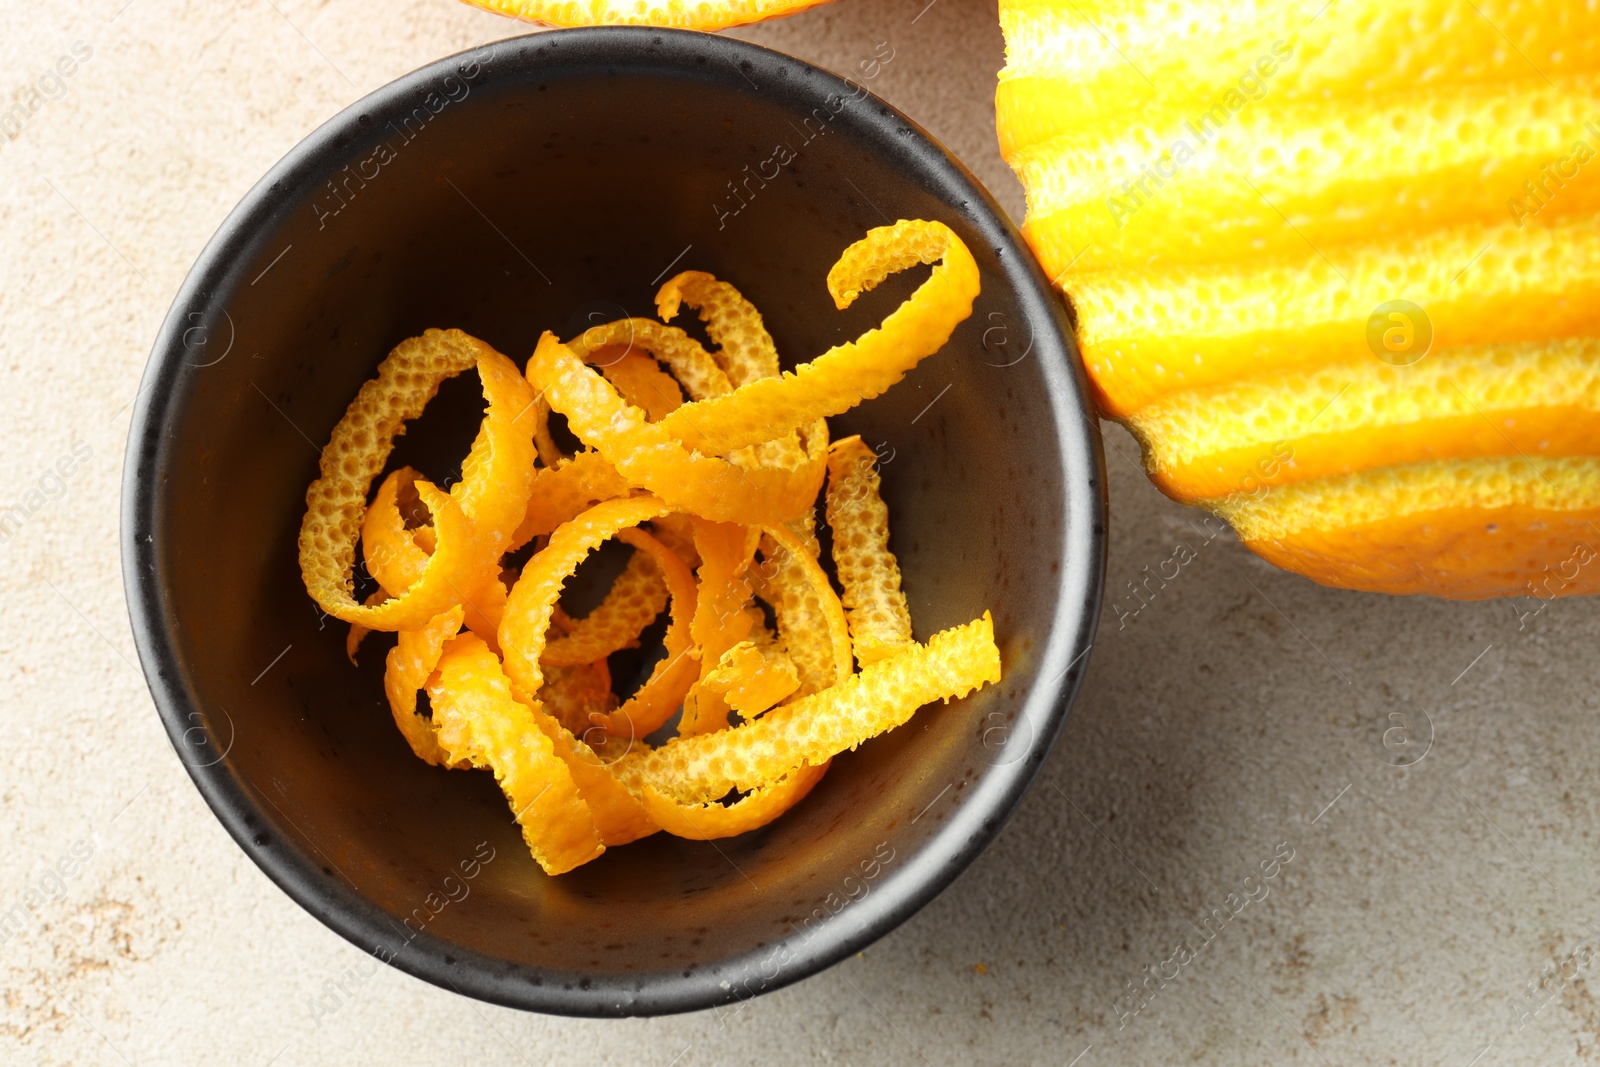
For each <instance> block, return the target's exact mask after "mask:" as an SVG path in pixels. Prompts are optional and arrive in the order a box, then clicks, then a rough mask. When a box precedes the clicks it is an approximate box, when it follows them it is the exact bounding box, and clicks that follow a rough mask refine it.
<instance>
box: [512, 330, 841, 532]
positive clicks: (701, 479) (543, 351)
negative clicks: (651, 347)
mask: <svg viewBox="0 0 1600 1067" xmlns="http://www.w3.org/2000/svg"><path fill="white" fill-rule="evenodd" d="M528 379H529V381H531V382H533V384H534V386H535V387H536V388H538V389H540V390H542V391H543V392H544V394H545V396H547V397H548V398H549V400H550V406H551V407H552V408H553V409H554V410H556V411H559V412H560V413H561V414H563V415H565V416H566V417H567V426H568V427H569V428H570V429H571V430H572V432H573V433H574V434H576V435H577V436H578V437H579V438H580V439H581V440H582V441H583V442H584V443H585V444H587V445H589V446H590V447H591V448H593V449H595V450H596V451H597V452H599V453H600V454H601V455H602V456H603V457H604V458H605V460H606V461H607V462H609V463H610V464H611V465H612V467H614V468H615V469H616V471H617V473H618V474H620V475H621V476H622V477H623V478H624V479H626V480H627V481H628V482H629V483H630V484H632V485H635V486H639V487H642V488H644V489H645V490H647V491H648V492H650V493H653V494H655V495H656V496H658V497H660V498H661V499H662V500H664V501H667V502H668V503H669V504H672V505H673V506H675V507H677V508H680V509H681V510H684V511H687V512H690V513H692V514H696V515H700V516H702V517H704V518H708V519H712V520H714V521H717V522H734V521H746V522H749V521H755V522H759V523H762V524H767V523H781V522H784V521H786V520H787V519H790V518H793V517H795V516H797V515H799V514H800V513H802V512H803V511H804V510H805V509H806V508H807V507H808V506H810V503H811V501H812V500H814V499H815V498H816V495H817V491H818V490H819V489H820V488H821V483H822V477H823V474H824V470H825V467H826V461H825V458H824V457H822V456H820V455H817V454H816V453H818V451H819V450H818V449H817V448H816V447H815V444H814V443H813V444H811V445H810V448H811V453H812V454H811V455H808V461H807V463H806V464H805V465H804V466H803V467H801V468H800V469H798V470H794V471H789V470H784V469H782V468H767V467H760V468H755V469H744V468H741V467H738V466H736V465H734V464H732V463H730V462H728V461H727V460H725V459H721V458H718V457H716V456H706V455H700V454H697V453H693V452H690V451H689V450H688V449H686V448H684V446H683V445H682V444H681V443H680V442H679V441H677V440H676V439H675V438H673V437H672V436H671V434H669V433H668V432H667V431H666V430H665V429H664V427H665V420H663V421H662V422H660V423H652V422H650V421H649V420H647V419H646V418H645V415H644V412H643V411H641V410H640V409H639V408H637V407H634V406H633V405H631V404H629V403H628V402H627V401H625V400H623V399H622V398H621V397H620V396H619V395H617V390H616V388H615V387H614V386H612V385H611V383H610V382H608V381H606V380H605V378H603V377H601V376H600V375H599V374H597V373H596V372H595V371H594V370H592V369H591V368H590V367H588V366H586V365H584V363H583V361H582V360H580V359H579V358H578V357H577V355H575V354H574V353H573V351H572V350H571V349H570V348H568V347H567V346H566V345H564V344H562V343H561V342H560V341H558V340H556V338H555V335H554V334H551V333H546V334H545V335H544V336H543V337H541V338H540V339H539V345H538V347H537V348H536V349H535V350H534V353H533V358H532V359H531V360H530V361H529V363H528ZM690 406H692V405H684V408H687V407H690ZM684 408H679V409H678V411H683V410H684ZM676 415H677V412H674V413H673V415H670V416H668V418H669V419H671V418H674V417H676ZM819 459H821V460H822V462H820V463H819V462H817V460H819Z"/></svg>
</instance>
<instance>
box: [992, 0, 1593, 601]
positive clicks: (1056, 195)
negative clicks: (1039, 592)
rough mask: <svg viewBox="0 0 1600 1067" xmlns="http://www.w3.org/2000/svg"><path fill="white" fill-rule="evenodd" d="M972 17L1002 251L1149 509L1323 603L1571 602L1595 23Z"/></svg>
mask: <svg viewBox="0 0 1600 1067" xmlns="http://www.w3.org/2000/svg"><path fill="white" fill-rule="evenodd" d="M1000 17H1001V22H1002V27H1003V29H1004V31H1005V36H1006V42H1007V64H1006V67H1005V69H1004V70H1003V71H1002V73H1001V76H1000V85H999V90H998V94H997V106H998V127H999V135H1000V142H1001V148H1002V152H1003V153H1004V155H1005V157H1006V159H1007V161H1008V162H1009V163H1010V164H1011V166H1012V167H1013V168H1014V169H1015V170H1016V172H1017V174H1018V175H1019V176H1020V177H1021V179H1022V181H1023V184H1024V185H1025V187H1026V190H1027V199H1028V214H1027V221H1026V223H1025V225H1024V232H1025V234H1026V236H1027V237H1028V239H1029V241H1030V243H1031V244H1032V246H1033V247H1034V249H1035V251H1036V252H1037V253H1038V255H1039V257H1040V259H1041V260H1042V262H1043V263H1044V266H1045V269H1046V270H1047V271H1048V272H1049V274H1050V275H1051V277H1052V278H1053V279H1054V280H1055V281H1056V283H1057V285H1059V286H1060V287H1061V288H1062V289H1063V290H1064V291H1065V292H1066V294H1067V296H1068V298H1069V299H1070V301H1071V304H1072V308H1073V313H1074V315H1075V316H1076V323H1077V329H1078V339H1079V343H1080V347H1081V349H1082V351H1083V355H1084V360H1085V363H1086V364H1087V367H1088V370H1089V373H1090V375H1091V377H1092V378H1093V380H1094V382H1095V385H1096V387H1097V391H1098V394H1099V400H1100V402H1101V404H1102V407H1103V410H1104V412H1105V414H1107V415H1108V416H1110V417H1111V418H1114V419H1117V420H1119V421H1121V422H1123V423H1124V424H1125V425H1126V426H1127V427H1128V428H1129V429H1130V430H1131V431H1132V432H1133V433H1134V434H1135V436H1137V437H1138V438H1139V440H1140V442H1141V443H1142V445H1143V447H1144V458H1145V463H1146V466H1147V468H1148V470H1149V472H1150V475H1151V477H1152V478H1153V479H1154V480H1155V482H1156V484H1157V485H1159V486H1160V487H1161V489H1162V490H1163V491H1164V492H1166V493H1167V494H1168V495H1170V496H1172V497H1173V498H1174V499H1177V500H1180V501H1183V502H1185V503H1192V504H1198V505H1202V506H1204V507H1207V508H1209V509H1210V510H1212V511H1214V512H1216V513H1217V514H1219V515H1221V516H1223V517H1224V518H1226V519H1228V520H1229V521H1230V522H1231V523H1233V525H1234V527H1235V528H1236V530H1237V531H1238V533H1239V535H1240V537H1241V538H1242V539H1243V540H1244V541H1245V543H1246V544H1248V545H1249V546H1250V547H1251V548H1252V549H1254V550H1255V551H1256V552H1257V553H1259V554H1260V555H1262V556H1263V557H1265V558H1267V559H1269V560H1271V561H1272V562H1274V563H1277V564H1279V565H1281V566H1283V567H1286V568H1288V569H1290V570H1293V571H1297V572H1299V573H1301V574H1304V575H1307V576H1309V577H1311V578H1313V579H1315V580H1317V581H1319V582H1323V583H1325V584H1329V585H1335V586H1343V587H1347V588H1353V589H1366V590H1377V591H1384V592H1392V593H1431V594H1434V595H1438V596H1444V597H1452V598H1460V599H1478V598H1484V597H1492V596H1506V595H1532V596H1537V597H1539V598H1540V599H1548V598H1550V597H1552V596H1566V595H1572V594H1578V593H1595V592H1600V8H1596V7H1595V6H1594V5H1592V4H1586V3H1582V2H1574V0H1422V2H1419V3H1413V4H1405V5H1396V4H1391V3H1388V2H1386V0H1333V2H1325V0H1307V2H1302V3H1277V2H1264V0H1257V2H1250V0H1243V2H1241V0H1186V2H1178V0H1001V4H1000Z"/></svg>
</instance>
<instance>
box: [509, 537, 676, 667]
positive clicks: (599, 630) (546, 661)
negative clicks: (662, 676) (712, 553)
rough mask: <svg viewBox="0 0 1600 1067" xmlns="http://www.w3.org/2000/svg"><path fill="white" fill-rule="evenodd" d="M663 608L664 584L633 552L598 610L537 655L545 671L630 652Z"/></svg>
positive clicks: (646, 559) (642, 555) (644, 555)
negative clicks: (618, 651)
mask: <svg viewBox="0 0 1600 1067" xmlns="http://www.w3.org/2000/svg"><path fill="white" fill-rule="evenodd" d="M666 606H667V582H666V579H665V578H663V577H662V575H661V569H660V568H659V567H658V566H657V565H656V562H655V560H654V559H652V558H651V557H650V553H648V552H635V553H634V554H633V558H632V559H630V560H628V565H627V566H626V567H624V568H623V570H622V573H621V574H619V575H617V577H616V580H615V581H614V582H612V583H611V588H610V589H609V590H607V591H606V596H605V599H604V600H603V601H601V602H600V606H599V607H597V608H595V609H594V610H593V611H591V612H590V613H589V614H588V615H585V616H584V617H583V618H581V619H576V620H574V621H573V623H572V628H571V630H570V631H568V632H567V633H566V634H564V635H562V636H560V637H557V638H555V639H553V640H549V641H548V642H547V643H546V645H545V647H544V651H543V652H542V653H540V655H539V662H540V663H541V664H542V665H544V666H546V667H572V666H576V665H578V664H580V663H593V662H595V661H596V660H599V659H603V658H605V657H606V656H609V655H611V653H613V652H616V651H617V650H618V649H623V648H633V647H634V646H636V645H637V644H638V643H639V634H640V632H641V631H643V630H644V628H645V627H646V626H649V625H650V624H651V623H652V622H654V621H655V618H656V616H657V615H660V614H661V612H662V611H663V610H665V609H666Z"/></svg>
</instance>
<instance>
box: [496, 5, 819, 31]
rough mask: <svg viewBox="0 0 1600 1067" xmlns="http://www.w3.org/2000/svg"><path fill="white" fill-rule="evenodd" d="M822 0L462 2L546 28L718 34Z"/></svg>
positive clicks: (776, 16) (788, 13) (794, 10)
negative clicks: (651, 29)
mask: <svg viewBox="0 0 1600 1067" xmlns="http://www.w3.org/2000/svg"><path fill="white" fill-rule="evenodd" d="M825 2H826V0H467V3H469V4H472V5H473V6H475V7H481V8H484V9H486V10H488V11H494V12H498V13H499V14H502V15H511V16H512V17H514V18H519V19H527V20H528V21H530V22H543V23H548V24H549V25H551V26H671V27H675V28H677V29H681V30H722V29H726V28H728V27H729V26H745V25H748V24H750V23H752V22H764V21H765V20H767V19H775V18H782V17H783V16H784V15H793V14H795V13H796V12H799V11H804V10H805V9H806V8H808V7H815V6H817V5H818V4H821V3H825Z"/></svg>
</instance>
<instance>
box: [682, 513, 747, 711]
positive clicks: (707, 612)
mask: <svg viewBox="0 0 1600 1067" xmlns="http://www.w3.org/2000/svg"><path fill="white" fill-rule="evenodd" d="M694 543H695V547H696V549H698V551H699V553H700V585H699V588H698V592H697V597H698V599H697V600H696V602H695V608H694V621H693V623H692V624H691V625H690V633H691V635H692V637H693V640H694V643H695V646H696V647H697V648H699V650H700V663H699V670H698V674H699V679H698V681H697V684H696V685H695V686H694V687H693V688H692V689H690V690H689V694H688V697H687V699H686V700H685V701H684V705H683V718H682V719H680V720H679V722H678V733H679V734H680V735H687V734H700V733H705V732H706V731H708V730H718V729H721V728H722V727H724V726H726V725H728V705H727V702H726V701H724V700H723V699H722V694H721V693H718V692H716V691H714V690H707V689H705V688H704V687H703V686H701V685H700V684H698V683H699V682H704V681H705V678H706V676H707V675H708V674H710V673H711V672H712V671H713V670H715V669H716V666H717V663H718V662H719V661H720V660H721V659H722V654H723V653H724V652H726V651H727V650H728V649H730V648H732V647H733V646H734V645H736V644H738V643H739V642H740V641H743V640H744V639H745V636H746V635H748V634H749V633H750V616H748V615H746V614H745V613H744V606H745V603H746V602H747V601H748V600H749V599H750V583H749V582H747V581H745V578H744V574H745V571H746V570H748V569H749V566H750V546H749V545H748V543H747V539H746V537H745V528H744V527H742V526H739V525H736V524H734V523H731V522H707V521H706V520H704V519H696V520H694Z"/></svg>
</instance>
